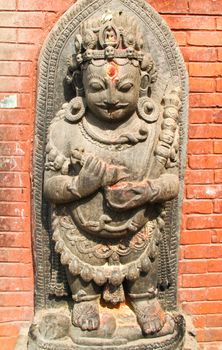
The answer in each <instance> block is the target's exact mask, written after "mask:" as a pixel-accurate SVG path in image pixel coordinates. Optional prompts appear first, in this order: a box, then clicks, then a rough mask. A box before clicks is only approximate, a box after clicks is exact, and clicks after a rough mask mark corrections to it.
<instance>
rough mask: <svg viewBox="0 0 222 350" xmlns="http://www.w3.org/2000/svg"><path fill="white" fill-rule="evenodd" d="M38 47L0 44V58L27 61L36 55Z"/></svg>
mask: <svg viewBox="0 0 222 350" xmlns="http://www.w3.org/2000/svg"><path fill="white" fill-rule="evenodd" d="M38 51H40V48H39V47H38V46H37V45H26V44H7V45H6V44H0V60H3V61H5V60H9V61H16V60H21V61H29V60H30V59H33V57H35V56H36V55H37V52H38Z"/></svg>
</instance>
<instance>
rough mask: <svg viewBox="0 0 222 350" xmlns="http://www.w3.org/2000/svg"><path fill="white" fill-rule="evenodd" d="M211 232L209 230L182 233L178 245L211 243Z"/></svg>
mask: <svg viewBox="0 0 222 350" xmlns="http://www.w3.org/2000/svg"><path fill="white" fill-rule="evenodd" d="M212 234H213V231H210V230H200V231H197V230H195V231H191V230H189V231H182V233H181V237H180V243H181V244H184V245H193V244H206V243H209V244H210V243H211V236H212Z"/></svg>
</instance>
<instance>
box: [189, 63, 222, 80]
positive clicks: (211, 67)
mask: <svg viewBox="0 0 222 350" xmlns="http://www.w3.org/2000/svg"><path fill="white" fill-rule="evenodd" d="M189 73H190V76H191V77H217V76H222V63H214V62H213V63H206V62H202V63H201V64H200V63H196V62H193V63H190V64H189Z"/></svg>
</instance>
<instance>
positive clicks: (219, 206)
mask: <svg viewBox="0 0 222 350" xmlns="http://www.w3.org/2000/svg"><path fill="white" fill-rule="evenodd" d="M214 212H215V213H218V214H219V213H222V200H220V199H216V200H215V201H214Z"/></svg>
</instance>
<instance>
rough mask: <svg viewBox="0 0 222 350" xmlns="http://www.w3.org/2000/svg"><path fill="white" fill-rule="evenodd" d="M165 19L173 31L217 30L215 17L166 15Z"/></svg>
mask: <svg viewBox="0 0 222 350" xmlns="http://www.w3.org/2000/svg"><path fill="white" fill-rule="evenodd" d="M163 18H164V19H165V20H166V22H167V23H168V25H169V26H170V28H171V29H179V30H181V29H188V30H190V29H197V30H201V29H207V30H214V29H216V22H215V19H214V18H213V17H210V16H209V17H207V16H205V17H204V21H203V17H202V16H178V15H173V16H172V15H165V16H163Z"/></svg>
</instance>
